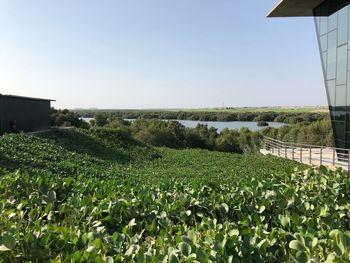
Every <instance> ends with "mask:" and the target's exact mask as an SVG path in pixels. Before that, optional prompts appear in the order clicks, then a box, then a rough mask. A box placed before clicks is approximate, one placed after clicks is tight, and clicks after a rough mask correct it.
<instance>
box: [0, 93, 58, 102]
mask: <svg viewBox="0 0 350 263" xmlns="http://www.w3.org/2000/svg"><path fill="white" fill-rule="evenodd" d="M1 97H3V98H9V99H11V98H13V99H23V100H41V101H56V100H52V99H42V98H32V97H23V96H15V95H3V94H0V98H1Z"/></svg>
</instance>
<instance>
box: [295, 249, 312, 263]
mask: <svg viewBox="0 0 350 263" xmlns="http://www.w3.org/2000/svg"><path fill="white" fill-rule="evenodd" d="M295 259H296V262H298V263H308V262H310V258H309V256H308V255H307V253H306V252H305V251H298V252H297V253H296V256H295Z"/></svg>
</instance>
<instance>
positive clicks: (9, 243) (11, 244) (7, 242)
mask: <svg viewBox="0 0 350 263" xmlns="http://www.w3.org/2000/svg"><path fill="white" fill-rule="evenodd" d="M0 242H1V243H2V245H3V246H4V247H5V248H7V249H9V250H12V249H14V248H15V247H16V240H15V238H14V237H13V236H10V235H5V236H3V237H2V238H1V241H0ZM5 248H3V250H2V251H5V250H4V249H5Z"/></svg>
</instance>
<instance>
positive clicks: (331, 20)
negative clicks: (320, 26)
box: [328, 13, 338, 31]
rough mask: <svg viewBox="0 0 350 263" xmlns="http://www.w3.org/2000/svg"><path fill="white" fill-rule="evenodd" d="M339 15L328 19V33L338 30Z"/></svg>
mask: <svg viewBox="0 0 350 263" xmlns="http://www.w3.org/2000/svg"><path fill="white" fill-rule="evenodd" d="M337 23H338V13H334V14H333V15H331V16H330V17H329V18H328V31H332V30H334V29H336V28H337Z"/></svg>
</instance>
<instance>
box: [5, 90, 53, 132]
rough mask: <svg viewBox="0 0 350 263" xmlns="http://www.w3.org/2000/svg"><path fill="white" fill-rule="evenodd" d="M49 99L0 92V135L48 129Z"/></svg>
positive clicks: (49, 120)
mask: <svg viewBox="0 0 350 263" xmlns="http://www.w3.org/2000/svg"><path fill="white" fill-rule="evenodd" d="M51 101H53V100H48V99H37V98H28V97H20V96H11V95H1V94H0V135H2V134H5V133H9V132H20V131H24V132H33V131H40V130H46V129H49V128H50V127H51V116H50V109H51V105H50V104H51Z"/></svg>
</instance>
